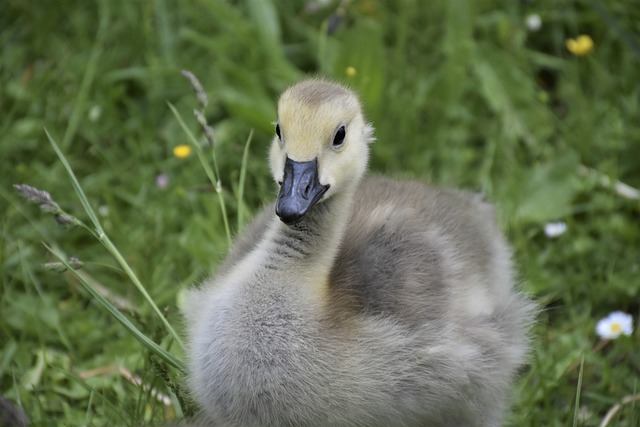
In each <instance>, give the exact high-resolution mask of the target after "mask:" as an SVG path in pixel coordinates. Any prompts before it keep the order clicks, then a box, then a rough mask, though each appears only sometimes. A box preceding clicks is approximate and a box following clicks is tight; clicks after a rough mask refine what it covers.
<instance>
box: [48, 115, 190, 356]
mask: <svg viewBox="0 0 640 427" xmlns="http://www.w3.org/2000/svg"><path fill="white" fill-rule="evenodd" d="M44 131H45V133H46V134H47V138H49V142H50V143H51V146H52V147H53V149H54V150H55V152H56V154H57V155H58V157H59V158H60V161H61V162H62V164H63V165H64V168H65V169H66V170H67V174H68V175H69V177H70V178H71V183H72V185H73V189H74V190H75V192H76V194H77V195H78V198H79V199H80V203H82V206H83V208H84V210H85V212H86V213H87V215H88V216H89V218H90V219H91V222H92V223H93V225H94V227H95V229H96V230H95V231H96V237H97V239H98V240H99V241H100V242H101V243H102V244H103V245H104V247H105V248H107V250H108V251H109V253H111V255H113V257H114V258H115V259H116V260H117V261H118V264H120V267H122V269H123V270H124V271H125V273H126V274H127V276H128V277H129V279H130V280H131V281H132V282H133V284H134V286H135V287H136V288H137V289H138V291H139V292H140V293H141V294H142V296H143V297H144V299H145V300H146V301H147V303H148V304H149V305H150V306H151V308H152V309H153V311H154V312H155V313H156V315H157V316H158V318H159V319H160V321H161V322H162V324H163V325H164V326H165V328H166V329H167V331H168V332H169V334H171V336H172V337H173V339H175V340H176V342H177V343H178V344H179V345H180V347H182V348H184V343H183V342H182V340H181V339H180V336H179V335H178V333H177V332H176V331H175V329H173V327H172V326H171V324H170V323H169V321H168V320H167V318H166V317H165V316H164V315H163V314H162V312H161V311H160V309H159V308H158V306H157V305H156V303H155V302H154V301H153V298H151V295H149V293H148V292H147V289H146V288H145V287H144V285H143V284H142V282H140V279H138V276H136V274H135V273H134V272H133V269H132V268H131V267H130V266H129V264H128V263H127V261H126V260H125V259H124V257H123V256H122V254H121V253H120V251H119V250H118V248H116V246H115V245H114V244H113V242H111V239H109V236H107V234H106V233H105V232H104V229H103V228H102V225H101V224H100V221H99V220H98V217H97V215H96V213H95V211H94V210H93V208H91V204H90V203H89V200H88V199H87V196H86V195H85V194H84V191H83V190H82V187H81V186H80V182H78V179H77V178H76V175H75V174H74V173H73V169H71V166H70V165H69V162H67V159H66V158H65V156H64V154H63V153H62V151H61V150H60V148H59V147H58V144H56V142H55V140H54V139H53V138H52V137H51V135H50V134H49V132H48V131H47V129H46V128H45V130H44Z"/></svg>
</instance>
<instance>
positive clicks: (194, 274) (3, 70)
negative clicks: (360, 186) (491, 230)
mask: <svg viewBox="0 0 640 427" xmlns="http://www.w3.org/2000/svg"><path fill="white" fill-rule="evenodd" d="M580 35H587V36H588V39H589V40H591V41H592V42H593V45H592V46H589V44H588V43H586V44H583V45H580V46H577V48H576V43H577V42H575V41H574V43H573V44H571V43H570V44H569V46H570V47H571V50H569V49H567V40H568V39H574V40H576V38H577V37H578V36H580ZM584 40H585V39H584V38H583V39H581V43H582V42H584ZM0 45H1V46H2V48H1V49H0V58H1V59H0V113H1V114H0V159H1V162H2V163H1V165H2V167H1V169H0V264H1V265H2V284H1V294H0V394H1V395H2V396H5V397H7V398H9V399H10V400H12V401H14V402H19V404H20V405H21V406H22V407H23V408H24V409H25V411H26V412H27V413H28V415H29V417H30V419H31V422H32V424H33V425H38V426H39V425H43V426H45V425H46V426H49V425H51V426H55V425H100V426H102V425H104V426H106V425H123V426H124V425H142V424H148V425H157V424H161V423H162V422H164V421H165V420H171V419H175V418H180V417H182V416H183V414H184V413H187V412H189V409H188V405H184V404H181V403H180V401H179V399H178V398H177V397H176V395H175V393H178V395H180V392H179V387H178V386H179V385H180V384H181V383H182V380H183V377H182V375H181V374H180V372H178V371H177V370H175V369H172V368H170V367H168V366H166V364H165V363H164V362H162V361H159V360H157V359H156V358H153V357H150V355H149V352H148V351H147V349H146V348H144V347H142V346H141V345H140V344H139V343H138V342H137V341H135V340H134V339H133V338H132V337H131V336H130V334H128V333H127V332H126V331H125V329H123V328H122V326H121V325H120V324H118V323H117V322H116V321H115V320H114V319H113V317H112V316H111V315H110V314H109V313H108V312H107V311H105V310H104V309H103V307H102V306H100V305H98V304H96V302H95V299H94V298H92V297H91V296H90V295H89V294H87V292H86V291H85V290H84V288H83V287H82V286H80V285H79V282H78V278H77V277H76V276H74V275H73V274H71V273H69V272H66V273H59V272H58V273H56V272H51V271H48V270H47V269H45V268H43V266H42V265H43V264H44V263H46V262H52V261H56V259H55V257H54V256H52V254H51V253H50V252H49V251H48V250H47V249H46V248H45V247H44V245H43V244H42V243H43V242H44V243H46V244H47V245H49V246H51V247H53V248H55V249H57V250H59V251H61V252H64V253H66V254H67V255H68V256H75V257H77V258H79V259H80V260H81V261H82V262H83V263H84V268H83V269H82V270H79V271H80V272H81V274H83V275H84V276H83V277H85V278H86V280H87V281H90V282H91V283H92V284H94V285H95V286H96V288H99V289H101V290H102V292H103V294H105V295H107V298H108V299H109V300H111V301H113V302H114V304H116V305H117V306H119V307H121V310H122V311H123V313H125V314H126V315H127V316H128V318H130V319H131V320H132V322H133V323H134V324H135V325H137V327H138V328H140V329H141V330H142V331H144V333H145V334H147V335H148V336H149V337H151V338H152V339H154V340H155V341H157V342H159V343H162V344H163V346H164V347H165V348H167V349H169V350H170V351H171V352H173V354H175V355H176V357H178V358H180V359H184V355H183V354H182V353H181V351H180V349H179V347H178V346H176V345H175V343H173V344H172V342H171V339H168V338H167V334H166V331H165V330H164V329H163V328H162V325H161V323H160V322H159V321H158V320H157V317H156V316H154V314H153V312H152V310H151V308H150V307H149V306H148V304H146V303H145V301H144V300H143V298H142V297H141V296H140V294H139V292H138V291H137V290H136V288H135V287H134V286H133V285H132V284H131V282H130V280H129V279H128V278H127V276H126V275H125V274H124V273H123V271H122V270H121V268H120V267H119V266H118V264H117V263H116V261H114V258H113V257H112V256H111V255H110V254H109V253H108V252H107V251H106V250H105V248H104V247H103V245H102V244H101V243H100V242H99V241H98V240H96V239H95V238H93V237H92V236H91V234H90V233H87V231H86V230H84V229H82V228H78V227H76V228H70V227H63V226H59V225H58V224H56V222H55V221H54V219H53V218H52V217H51V216H50V215H46V214H44V213H41V212H39V210H38V208H37V207H36V206H33V205H30V204H28V203H27V202H26V201H25V200H24V199H22V198H20V196H19V195H18V193H17V192H16V191H15V190H14V189H13V188H12V185H13V184H19V183H26V184H29V185H32V186H35V187H37V188H40V189H43V190H46V191H48V192H49V193H50V194H51V195H52V196H53V198H54V199H55V200H56V201H57V202H58V203H59V204H60V205H61V207H62V208H63V209H64V210H65V211H67V212H69V213H71V214H73V215H75V216H77V217H78V218H80V219H81V220H83V221H85V222H86V223H89V221H88V219H87V217H86V214H85V212H84V211H83V208H82V205H81V203H80V201H79V199H78V197H77V196H76V194H75V193H74V191H73V187H72V185H71V182H70V180H69V177H68V175H67V174H66V172H65V170H64V168H63V166H62V164H61V162H60V160H59V159H58V157H57V156H56V154H55V152H54V151H53V149H52V147H51V145H50V144H49V142H48V141H47V137H46V135H45V133H44V130H43V129H44V128H45V127H46V128H47V130H48V131H49V132H50V134H51V135H52V137H53V139H55V140H56V141H57V143H58V145H60V147H61V149H62V151H63V152H64V154H65V155H66V157H67V160H68V161H69V163H70V164H71V166H72V167H73V169H74V170H75V173H76V175H77V176H78V179H79V181H80V183H81V185H82V186H83V188H84V190H85V192H86V194H87V198H88V200H89V202H90V203H91V205H92V206H93V208H94V209H96V211H97V212H98V215H99V219H100V221H101V222H102V226H103V227H104V230H105V232H106V233H107V234H108V235H109V236H110V238H111V240H112V241H113V242H114V243H115V244H116V245H117V247H118V248H119V250H120V252H121V253H122V255H123V256H124V257H125V259H126V260H127V261H128V263H129V264H130V265H131V266H132V268H133V270H134V271H135V272H136V274H137V275H138V277H139V278H140V280H141V281H142V283H143V284H144V285H145V287H146V288H147V290H148V291H149V293H150V294H151V297H152V298H153V300H154V301H155V302H156V303H157V304H158V306H159V307H160V308H161V310H163V312H164V314H165V315H166V316H167V317H168V319H169V321H170V322H171V323H172V324H173V325H174V326H175V327H176V328H178V329H181V317H180V313H179V302H180V295H181V291H182V290H183V289H185V288H186V287H188V286H192V285H193V284H194V283H197V282H198V281H199V280H202V279H203V278H204V277H205V276H206V275H207V274H209V273H210V272H211V271H212V270H213V269H215V266H216V264H217V262H218V261H219V260H220V259H221V258H222V257H223V256H224V253H225V251H226V249H227V246H228V242H227V237H226V234H225V230H224V225H223V221H222V216H221V213H220V204H219V199H218V198H217V197H216V195H215V192H214V191H213V187H212V186H211V185H210V183H209V181H208V180H207V175H206V174H205V172H204V170H203V168H202V167H201V165H200V164H199V163H198V160H197V158H196V156H195V155H193V154H192V155H191V156H189V157H187V158H178V157H176V156H174V155H173V148H174V147H175V146H177V145H179V144H188V139H187V137H186V135H185V133H184V131H183V130H182V129H181V128H180V125H179V123H178V121H177V120H176V117H174V115H173V114H172V112H171V110H170V109H169V107H168V102H170V103H171V104H173V105H175V106H176V109H177V110H178V111H179V112H180V114H181V115H182V116H183V117H184V119H185V121H186V122H187V125H188V126H189V127H190V128H191V129H192V131H193V132H194V133H195V134H196V135H201V131H200V128H199V125H198V123H197V121H196V120H195V118H193V116H192V110H193V109H194V108H196V107H197V101H196V98H195V96H194V94H193V93H192V91H191V89H190V86H189V83H188V82H187V80H185V79H184V78H183V77H182V76H181V74H180V70H182V69H188V70H190V71H192V72H193V73H194V74H195V75H197V76H198V77H199V78H200V80H201V82H202V84H203V86H204V87H205V89H206V91H207V93H208V95H209V99H210V104H209V106H208V108H207V109H206V110H205V115H206V118H207V120H208V122H209V123H210V124H211V125H212V126H213V128H214V131H215V135H216V144H215V148H214V150H215V155H216V157H217V163H218V168H219V171H220V178H221V184H222V191H223V193H222V194H223V199H224V201H225V205H226V207H227V211H228V214H229V217H230V218H231V219H232V220H231V225H232V229H233V232H234V233H236V232H238V231H239V229H240V228H241V227H242V225H243V223H244V222H246V221H247V220H249V215H247V216H246V217H241V218H240V219H239V220H238V221H236V217H237V215H238V206H242V207H243V208H244V209H246V210H247V211H248V212H250V213H251V214H253V213H255V212H256V211H257V210H258V209H259V208H260V206H261V204H262V203H264V202H266V201H268V200H271V199H273V197H274V195H275V190H276V188H275V185H274V184H273V183H272V182H271V179H270V177H269V175H268V170H267V166H266V162H265V155H266V152H267V147H268V144H269V142H270V139H271V137H272V135H273V121H274V120H275V119H276V116H275V101H276V99H277V96H278V94H279V93H280V92H281V91H282V90H283V89H284V88H285V87H286V86H288V85H289V84H291V83H293V82H295V81H298V80H299V79H301V78H303V77H304V76H307V75H321V76H325V77H328V78H331V79H334V80H337V81H342V82H344V83H346V84H348V85H350V86H351V87H353V88H354V89H356V90H357V91H359V93H360V94H361V97H362V100H363V103H364V105H365V109H366V112H367V116H368V119H369V120H371V121H372V122H373V124H374V125H375V127H376V136H377V142H376V143H375V144H374V146H373V157H372V161H371V167H372V169H373V171H374V173H384V174H387V175H391V176H397V177H404V178H414V179H420V180H424V181H428V182H432V183H436V184H440V185H446V186H455V187H465V188H471V189H478V190H482V191H484V192H485V193H486V194H487V195H488V196H489V198H490V199H492V200H493V201H494V202H495V203H496V204H497V205H498V207H499V211H500V213H501V221H502V224H503V226H504V228H505V230H506V232H507V234H508V236H509V239H510V241H511V242H512V243H513V245H514V247H515V251H516V258H517V263H518V267H519V271H520V280H521V282H522V284H523V286H524V288H525V289H526V291H527V292H529V293H530V294H531V295H532V296H533V297H534V298H535V299H537V300H538V301H539V302H540V304H541V305H542V307H543V311H542V312H541V314H540V317H539V324H538V325H537V326H536V327H535V328H534V334H533V335H534V351H533V353H532V355H531V363H530V365H529V366H527V367H526V368H525V369H524V370H523V372H522V376H521V381H520V382H519V385H518V387H517V389H516V391H515V392H514V405H513V410H512V415H511V424H512V425H514V426H542V425H544V426H566V425H574V426H575V425H581V426H598V425H605V423H606V425H617V426H638V425H640V401H638V393H639V392H640V381H639V379H640V345H639V343H640V333H638V330H637V329H636V330H635V331H634V332H633V334H632V335H631V337H626V336H623V337H621V338H619V339H616V340H612V341H601V340H600V339H599V337H598V336H597V335H596V334H595V331H594V327H595V324H596V322H597V321H598V320H599V319H600V318H602V317H604V316H606V315H607V314H608V313H609V312H611V311H615V310H621V311H625V312H627V313H630V314H632V315H633V316H634V323H636V324H637V321H638V315H639V314H640V305H639V300H640V201H639V200H638V193H637V192H634V191H633V188H640V120H639V119H640V72H639V70H640V3H639V2H630V1H625V0H607V1H605V0H560V1H558V0H532V1H516V0H480V1H471V0H468V1H463V0H451V1H444V0H438V1H420V0H406V1H405V0H397V1H395V0H386V1H384V0H380V1H375V0H352V1H348V0H342V1H329V0H326V1H320V0H316V1H311V0H309V1H306V0H280V1H275V0H244V1H240V0H238V1H221V0H196V1H184V2H183V1H179V0H148V1H143V0H137V1H125V0H102V1H77V0H57V1H56V2H53V3H48V2H33V1H29V0H4V1H2V2H1V4H0ZM252 130H253V138H252V139H251V144H250V147H249V157H248V163H247V167H246V183H245V186H244V195H243V197H242V198H241V197H240V187H239V184H238V183H239V179H240V172H241V160H242V154H243V150H244V148H245V145H246V141H247V139H248V137H249V134H250V132H251V131H252ZM203 144H204V139H203ZM203 148H204V150H205V154H207V156H209V155H210V152H211V148H210V147H208V146H206V145H203ZM619 182H622V183H626V184H627V185H628V186H630V187H631V188H629V187H624V186H621V185H620V183H619ZM616 183H617V185H616ZM551 221H562V222H564V223H565V224H566V226H567V229H566V232H565V233H564V234H562V235H561V236H559V237H557V238H549V237H548V236H547V235H545V233H544V231H543V230H544V226H545V224H547V223H549V222H551ZM132 375H135V376H137V378H138V379H139V380H140V381H141V382H142V383H144V384H145V387H142V386H140V385H139V384H136V379H135V378H133V377H132ZM151 387H153V390H154V391H155V392H158V393H163V394H165V395H167V397H168V398H170V399H171V400H170V401H167V402H163V401H162V399H158V397H161V396H159V395H157V394H155V393H153V392H152V391H151ZM625 399H626V400H625ZM623 401H624V402H627V403H625V404H623V405H622V406H621V407H620V408H618V409H619V410H617V411H616V412H615V413H614V414H613V415H612V416H611V419H610V420H606V419H605V417H606V414H607V412H608V411H609V410H610V409H611V408H613V407H614V405H616V404H618V403H620V402H623ZM603 420H604V421H603Z"/></svg>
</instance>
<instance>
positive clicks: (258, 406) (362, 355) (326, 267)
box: [185, 79, 533, 427]
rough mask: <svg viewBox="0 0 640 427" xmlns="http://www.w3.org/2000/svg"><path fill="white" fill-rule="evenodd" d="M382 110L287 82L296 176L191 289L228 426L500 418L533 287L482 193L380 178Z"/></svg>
mask: <svg viewBox="0 0 640 427" xmlns="http://www.w3.org/2000/svg"><path fill="white" fill-rule="evenodd" d="M373 139H374V138H373V128H372V127H371V125H369V124H367V122H366V121H365V119H364V117H363V113H362V109H361V106H360V102H359V101H358V97H357V95H356V94H355V93H353V92H352V91H350V90H348V89H347V88H345V87H342V86H340V85H337V84H334V83H330V82H327V81H323V80H317V79H314V80H307V81H303V82H301V83H298V84H296V85H294V86H292V87H290V88H289V89H287V90H286V91H285V92H284V94H283V95H282V96H281V97H280V100H279V103H278V122H277V124H276V126H275V136H274V139H273V143H272V146H271V151H270V167H271V172H272V174H273V178H274V180H275V181H276V182H277V183H278V184H279V186H280V190H279V194H278V196H277V199H276V202H275V204H272V205H269V206H267V207H266V208H265V209H264V210H263V211H262V212H261V213H260V214H259V215H258V216H257V217H256V219H255V220H254V222H253V223H252V224H251V225H250V226H248V228H247V230H246V231H245V232H244V234H243V235H241V236H240V237H239V238H238V240H237V241H236V243H235V245H234V246H233V248H232V250H231V252H230V254H229V255H228V257H227V259H226V260H225V261H224V262H223V263H222V265H221V266H220V267H219V269H218V272H217V274H216V276H215V277H213V278H211V279H209V280H207V281H206V282H205V283H204V284H203V285H202V286H201V287H200V288H198V289H195V290H192V291H190V292H189V293H188V296H187V302H186V310H185V311H186V325H187V331H188V336H189V353H188V354H189V385H190V389H191V391H192V394H193V397H194V398H195V400H196V401H197V403H198V404H199V405H200V407H201V409H202V411H203V416H204V417H206V419H207V420H208V421H207V422H209V423H210V425H214V426H224V427H233V426H238V427H240V426H242V427H250V426H260V427H264V426H279V427H280V426H296V427H300V426H323V427H325V426H345V427H346V426H363V427H364V426H367V427H371V426H431V427H437V426H456V427H460V426H482V427H485V426H500V425H502V423H503V418H504V414H505V411H506V409H507V407H508V403H509V397H510V394H511V387H512V382H513V379H514V375H515V373H516V370H517V369H518V367H520V366H521V365H522V364H523V362H524V360H525V356H526V353H527V350H528V339H527V330H528V327H529V325H530V324H531V323H532V317H533V306H532V304H531V302H529V300H528V299H527V298H526V297H525V296H524V295H523V294H522V293H520V292H518V291H517V290H516V289H515V288H514V279H513V276H514V273H513V268H512V263H511V251H510V248H509V246H508V245H507V243H506V242H505V239H504V237H503V236H502V234H501V232H500V230H499V229H498V227H497V225H496V221H495V218H494V216H495V215H494V210H493V207H492V206H491V205H490V204H488V203H486V202H485V201H484V200H483V199H482V197H480V196H479V195H476V194H472V193H466V192H462V191H455V190H447V189H438V188H432V187H429V186H426V185H423V184H420V183H417V182H400V181H393V180H389V179H386V178H380V177H366V178H364V175H365V172H366V169H367V161H368V156H369V145H370V143H371V142H372V141H373Z"/></svg>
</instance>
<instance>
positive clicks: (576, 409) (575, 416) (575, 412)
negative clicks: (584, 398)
mask: <svg viewBox="0 0 640 427" xmlns="http://www.w3.org/2000/svg"><path fill="white" fill-rule="evenodd" d="M583 373H584V354H583V355H582V358H581V359H580V373H579V374H578V386H577V389H576V403H575V407H574V408H573V427H577V426H578V414H579V412H580V393H581V392H582V374H583Z"/></svg>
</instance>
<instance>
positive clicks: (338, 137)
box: [333, 126, 347, 147]
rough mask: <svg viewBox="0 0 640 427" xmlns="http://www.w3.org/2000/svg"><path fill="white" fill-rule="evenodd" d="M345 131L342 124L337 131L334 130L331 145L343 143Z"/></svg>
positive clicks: (335, 145)
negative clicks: (334, 133) (334, 134)
mask: <svg viewBox="0 0 640 427" xmlns="http://www.w3.org/2000/svg"><path fill="white" fill-rule="evenodd" d="M346 134H347V131H346V129H345V128H344V126H340V129H338V132H336V136H335V137H333V146H334V147H340V146H341V145H342V144H343V143H344V137H345V136H346Z"/></svg>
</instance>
